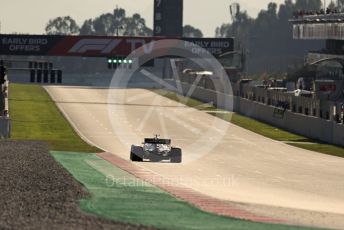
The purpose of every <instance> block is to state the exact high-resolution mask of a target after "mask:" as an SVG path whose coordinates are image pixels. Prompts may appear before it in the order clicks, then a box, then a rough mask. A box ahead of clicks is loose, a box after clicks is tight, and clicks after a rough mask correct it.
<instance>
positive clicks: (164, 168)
mask: <svg viewBox="0 0 344 230" xmlns="http://www.w3.org/2000/svg"><path fill="white" fill-rule="evenodd" d="M46 89H47V91H48V92H49V94H50V95H51V96H52V98H53V99H54V100H55V101H56V103H57V105H58V107H59V108H60V109H61V111H62V112H63V113H64V115H65V116H66V117H67V119H69V121H70V122H71V124H72V125H73V126H74V128H75V129H76V130H77V131H78V132H79V134H80V135H81V136H82V137H83V138H84V139H85V140H87V141H88V142H90V143H92V144H94V145H96V146H97V147H99V148H101V149H103V150H104V151H107V152H111V153H113V154H115V155H116V156H118V157H120V158H122V159H125V160H128V159H129V151H130V145H131V144H140V143H141V142H142V140H143V138H144V137H149V136H152V135H153V134H154V133H159V134H161V135H163V136H167V137H170V138H172V141H173V144H174V145H177V146H179V147H181V148H182V149H183V151H184V152H183V154H184V162H183V163H182V164H164V163H161V164H156V163H147V162H144V163H137V164H136V165H137V166H139V167H142V168H144V169H145V170H149V171H150V172H152V173H154V174H156V175H159V176H161V177H163V178H164V180H166V181H169V182H170V181H172V182H178V183H180V184H182V185H184V186H185V187H187V188H191V189H192V190H194V191H196V192H199V193H201V194H203V195H207V196H210V197H213V198H217V199H221V200H223V202H230V203H232V204H236V205H238V207H240V208H242V209H244V210H249V211H252V212H254V213H258V214H259V215H263V216H270V217H274V218H276V219H285V220H288V222H289V223H293V224H294V223H295V224H302V225H307V226H317V227H328V228H337V229H344V192H343V191H344V180H343V178H344V171H343V170H342V169H343V167H344V159H342V158H337V157H333V156H328V155H323V154H319V153H315V152H311V151H307V150H303V149H299V148H295V147H292V146H289V145H286V144H284V143H280V142H276V141H273V140H271V139H268V138H265V137H262V136H259V135H257V134H255V133H252V132H250V131H247V130H245V129H242V128H240V127H237V126H235V125H232V124H229V123H227V122H225V121H222V120H220V119H218V118H215V117H213V116H211V115H209V114H206V113H204V112H201V111H198V110H195V109H191V108H188V107H185V106H183V105H181V104H179V103H176V102H174V101H171V100H169V99H166V98H164V97H162V96H159V95H157V94H155V93H153V92H151V91H148V90H144V89H111V92H110V93H111V95H114V98H113V100H112V101H111V103H110V104H108V93H109V90H108V89H95V88H87V87H57V86H49V87H46ZM116 95H125V97H124V101H123V100H121V98H120V97H119V96H118V97H116ZM116 100H117V101H116ZM109 107H110V110H109ZM151 108H153V109H151ZM147 112H149V116H147ZM109 114H110V115H111V118H112V119H113V120H114V122H113V123H111V120H110V119H109ZM116 121H117V122H116ZM142 121H144V122H142ZM214 122H215V123H216V125H215V126H214ZM143 123H144V124H143ZM162 123H163V124H164V125H160V124H162ZM219 127H220V129H219ZM225 127H228V130H227V131H226V132H225V133H221V129H224V128H225ZM209 130H210V131H209ZM209 133H210V134H212V135H208V134H209ZM205 134H206V135H205ZM218 137H221V138H218ZM205 138H206V139H205ZM197 140H201V141H200V143H201V144H197ZM205 140H206V141H205ZM191 142H192V143H196V145H192V146H190V143H191ZM202 143H203V144H202ZM204 143H207V145H204ZM212 144H214V148H212V149H210V150H209V151H208V150H207V151H208V152H207V153H206V154H203V153H202V151H204V148H203V147H207V146H211V145H212ZM197 146H201V147H200V148H198V147H197ZM193 150H194V151H193Z"/></svg>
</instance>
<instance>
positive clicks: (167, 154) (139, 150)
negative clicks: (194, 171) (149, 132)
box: [130, 135, 182, 163]
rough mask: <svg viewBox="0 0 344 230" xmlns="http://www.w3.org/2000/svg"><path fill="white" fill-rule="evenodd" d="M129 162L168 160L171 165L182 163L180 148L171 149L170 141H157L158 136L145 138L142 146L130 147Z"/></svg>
mask: <svg viewBox="0 0 344 230" xmlns="http://www.w3.org/2000/svg"><path fill="white" fill-rule="evenodd" d="M130 160H131V161H141V162H142V161H143V160H149V161H153V162H160V161H164V160H170V162H171V163H181V162H182V150H181V149H180V148H175V147H171V140H170V139H159V138H158V135H155V137H154V138H145V139H144V142H143V143H142V146H135V145H132V146H131V151H130Z"/></svg>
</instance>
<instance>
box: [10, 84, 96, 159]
mask: <svg viewBox="0 0 344 230" xmlns="http://www.w3.org/2000/svg"><path fill="white" fill-rule="evenodd" d="M9 92H10V95H9V108H10V116H11V120H12V139H15V140H40V141H46V142H47V143H48V144H49V149H51V150H60V151H81V152H93V153H94V152H99V150H98V149H97V148H95V147H93V146H90V145H88V144H87V143H85V142H84V141H83V140H82V139H81V138H80V137H79V136H78V135H77V134H76V132H75V131H74V130H73V128H72V127H71V126H70V124H69V123H68V121H67V120H66V119H65V118H64V116H63V115H62V114H61V112H60V111H59V109H58V108H57V107H56V105H55V103H54V102H53V101H52V99H51V98H50V96H49V95H48V94H47V92H46V91H45V90H44V89H43V88H42V87H41V86H38V85H27V84H10V89H9Z"/></svg>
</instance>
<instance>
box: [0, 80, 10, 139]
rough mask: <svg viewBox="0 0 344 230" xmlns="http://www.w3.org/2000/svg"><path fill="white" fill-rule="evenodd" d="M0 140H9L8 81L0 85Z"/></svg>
mask: <svg viewBox="0 0 344 230" xmlns="http://www.w3.org/2000/svg"><path fill="white" fill-rule="evenodd" d="M0 104H1V105H0V106H1V107H0V110H1V111H0V112H1V114H0V139H5V138H10V136H11V120H10V118H9V114H8V81H6V83H5V84H3V85H1V103H0Z"/></svg>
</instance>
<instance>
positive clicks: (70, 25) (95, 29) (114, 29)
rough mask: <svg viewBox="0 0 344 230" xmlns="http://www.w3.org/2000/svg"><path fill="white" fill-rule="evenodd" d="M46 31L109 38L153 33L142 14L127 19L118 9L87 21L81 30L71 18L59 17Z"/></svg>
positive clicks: (48, 32)
mask: <svg viewBox="0 0 344 230" xmlns="http://www.w3.org/2000/svg"><path fill="white" fill-rule="evenodd" d="M45 31H46V33H47V34H60V35H76V34H80V35H108V36H112V35H126V36H151V35H152V33H153V32H152V30H151V29H150V28H148V27H147V26H146V21H145V19H144V18H142V17H141V15H140V14H134V15H132V16H131V17H127V16H126V12H125V10H124V9H122V8H116V9H115V10H114V12H113V13H106V14H102V15H100V16H98V17H96V18H94V19H87V20H85V21H84V23H83V24H82V26H81V27H80V28H79V26H78V25H77V23H76V22H75V20H73V19H72V18H71V17H69V16H67V17H57V18H55V19H52V20H50V21H49V22H48V24H47V26H46V28H45Z"/></svg>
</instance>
